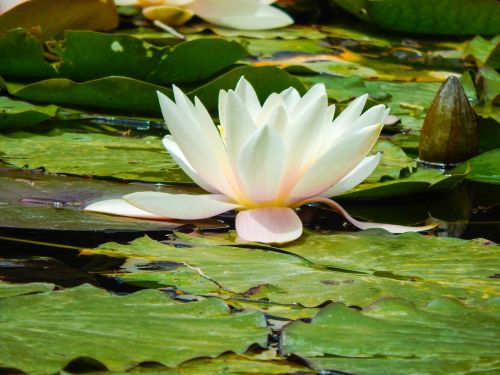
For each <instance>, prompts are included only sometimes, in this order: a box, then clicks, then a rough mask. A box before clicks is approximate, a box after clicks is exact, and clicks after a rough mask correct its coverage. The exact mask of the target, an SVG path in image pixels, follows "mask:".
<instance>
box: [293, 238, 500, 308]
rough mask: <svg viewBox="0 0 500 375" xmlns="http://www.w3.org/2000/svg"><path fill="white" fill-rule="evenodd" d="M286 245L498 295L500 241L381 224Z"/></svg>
mask: <svg viewBox="0 0 500 375" xmlns="http://www.w3.org/2000/svg"><path fill="white" fill-rule="evenodd" d="M286 250H287V251H289V252H291V253H293V254H297V255H299V256H301V257H304V258H306V259H308V260H309V261H311V262H313V263H314V264H317V265H320V266H324V267H336V268H342V269H348V270H351V271H357V272H365V273H371V274H374V275H382V276H383V275H384V274H385V275H393V276H394V277H400V278H406V279H415V280H419V281H424V282H429V283H433V284H436V285H441V286H449V287H462V288H464V289H467V290H475V291H476V292H477V293H483V295H484V296H485V298H489V297H493V296H495V295H500V284H499V283H498V282H496V281H495V280H494V279H492V277H494V275H495V274H496V273H497V272H498V268H499V267H500V262H499V261H498V250H499V247H498V245H495V244H493V243H491V242H490V241H487V240H482V239H477V240H469V241H468V240H462V239H458V238H444V237H430V236H423V235H420V234H417V233H404V234H402V235H399V236H394V235H391V234H389V233H387V232H385V231H377V230H370V231H363V232H359V233H352V234H343V233H336V234H334V235H328V236H325V235H319V234H314V233H313V232H308V233H307V235H306V236H304V238H303V240H302V243H299V244H296V245H295V244H292V245H291V246H287V247H286ZM450 254H453V255H452V256H451V255H450Z"/></svg>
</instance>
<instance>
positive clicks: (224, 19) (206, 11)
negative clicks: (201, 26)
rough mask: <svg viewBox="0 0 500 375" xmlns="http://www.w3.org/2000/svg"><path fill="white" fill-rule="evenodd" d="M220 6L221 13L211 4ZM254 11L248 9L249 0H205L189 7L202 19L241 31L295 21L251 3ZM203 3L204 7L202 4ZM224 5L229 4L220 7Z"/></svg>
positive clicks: (275, 11)
mask: <svg viewBox="0 0 500 375" xmlns="http://www.w3.org/2000/svg"><path fill="white" fill-rule="evenodd" d="M216 2H217V3H219V4H218V9H219V10H220V11H219V12H217V13H215V12H214V9H213V8H212V9H210V6H209V4H208V3H210V4H214V3H216ZM251 2H252V3H253V4H252V5H253V6H256V8H254V9H250V7H248V5H249V1H248V0H237V1H235V0H218V1H216V0H204V1H197V2H195V3H193V4H189V5H188V6H187V8H188V9H190V10H191V11H192V12H194V13H195V14H196V15H197V16H199V17H200V18H203V19H204V20H206V21H208V22H210V23H213V24H215V25H219V26H224V27H230V28H233V29H241V30H266V29H274V28H278V27H284V26H288V25H291V24H292V23H293V19H292V18H291V17H290V16H289V15H288V14H286V13H285V12H282V11H281V10H279V9H277V8H274V7H272V6H269V5H265V4H259V3H257V2H255V1H253V0H252V1H251ZM201 3H203V5H202V4H201ZM222 3H226V4H228V5H227V6H225V7H220V5H221V4H222Z"/></svg>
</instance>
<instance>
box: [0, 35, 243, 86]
mask: <svg viewBox="0 0 500 375" xmlns="http://www.w3.org/2000/svg"><path fill="white" fill-rule="evenodd" d="M47 45H48V46H49V49H50V53H51V59H52V62H49V61H47V60H45V58H46V53H45V51H44V49H43V46H42V45H40V42H39V41H38V40H37V39H36V38H35V37H34V36H33V35H32V34H30V33H28V32H26V31H25V30H23V29H15V30H11V31H8V32H7V33H5V34H3V35H0V48H2V50H5V53H3V54H2V55H1V56H0V74H1V75H4V76H5V77H8V78H10V79H27V78H28V79H41V78H52V77H64V78H69V79H72V80H75V81H79V82H81V81H87V80H92V79H97V78H103V77H107V76H123V77H129V78H134V79H138V80H142V81H146V82H149V83H153V84H159V85H168V84H171V83H177V84H179V83H193V82H199V81H203V80H206V79H208V78H210V77H211V76H213V75H214V74H216V73H217V72H219V71H221V70H223V69H225V68H228V67H229V66H230V65H231V64H233V63H234V62H235V61H237V60H239V59H241V58H243V57H244V56H245V55H246V54H247V52H246V50H245V49H244V48H243V47H242V46H241V45H240V44H238V43H236V42H232V41H226V40H224V39H221V38H202V39H196V40H192V41H187V42H182V43H179V44H176V45H174V46H165V47H157V46H154V45H152V44H150V43H148V42H145V41H143V40H141V39H139V38H137V37H135V36H133V35H124V34H103V33H97V32H90V31H66V32H65V33H64V39H63V40H56V41H50V42H47Z"/></svg>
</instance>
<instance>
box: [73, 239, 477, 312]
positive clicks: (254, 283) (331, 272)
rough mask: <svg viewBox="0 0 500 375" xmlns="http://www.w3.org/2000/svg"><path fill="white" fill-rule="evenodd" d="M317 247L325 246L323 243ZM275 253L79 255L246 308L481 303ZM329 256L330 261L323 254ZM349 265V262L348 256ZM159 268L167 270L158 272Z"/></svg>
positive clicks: (460, 293) (162, 249)
mask: <svg viewBox="0 0 500 375" xmlns="http://www.w3.org/2000/svg"><path fill="white" fill-rule="evenodd" d="M352 236H354V237H349V236H346V237H344V238H343V239H344V241H343V243H342V246H345V247H346V249H349V252H354V253H356V251H357V250H356V249H357V242H359V243H360V244H361V241H354V240H353V239H355V238H356V236H357V235H356V234H353V235H352ZM332 237H333V236H332ZM396 238H397V236H393V237H391V238H389V237H388V238H386V242H387V246H388V248H391V245H392V244H394V246H405V245H404V244H402V242H403V241H396V240H395V239H396ZM325 241H327V242H328V236H326V239H325ZM396 243H397V245H396ZM316 244H317V242H315V244H314V245H316ZM361 245H363V246H364V245H365V244H364V243H363V244H361ZM305 246H307V242H306V243H305ZM386 249H387V248H385V249H384V252H386V251H387V250H386ZM283 250H284V251H283ZM283 250H278V249H270V248H265V249H262V248H250V249H249V248H240V247H235V246H217V245H211V246H207V245H205V246H195V247H191V248H189V247H175V246H173V245H165V244H162V243H159V242H156V241H153V240H151V239H150V238H147V237H144V238H140V239H137V240H135V241H133V242H132V243H131V244H129V245H120V244H117V243H108V244H104V245H102V246H100V247H99V248H96V249H92V250H90V249H88V250H87V249H86V250H85V251H83V252H82V255H88V254H101V255H107V256H115V257H127V258H129V260H128V261H127V263H126V264H125V266H124V267H125V271H126V272H122V273H119V274H118V273H113V274H112V275H110V276H112V277H119V278H120V279H121V280H123V281H127V282H130V283H132V284H137V285H140V286H143V287H161V286H170V287H174V288H175V289H177V290H180V291H181V292H183V293H189V294H198V295H214V296H220V297H223V298H228V297H232V298H234V297H236V298H238V299H243V300H248V301H260V300H268V301H269V302H271V303H274V304H286V305H288V304H300V305H301V306H304V307H316V306H319V305H321V304H323V303H325V302H327V301H342V302H344V303H346V304H348V305H357V306H363V307H364V306H368V305H369V304H370V303H372V302H373V301H375V300H378V299H380V298H384V297H390V296H396V297H401V298H410V299H412V300H413V301H414V302H415V303H417V304H425V303H427V302H428V301H430V300H432V299H434V298H437V297H439V296H442V295H445V296H450V297H455V298H461V299H464V300H467V301H477V300H481V299H483V298H485V294H484V291H483V290H480V289H479V288H474V286H471V287H470V288H469V285H468V284H466V283H464V285H457V286H454V285H439V284H437V283H436V282H434V281H432V280H431V281H426V280H422V281H419V280H415V279H412V277H411V276H408V277H406V276H404V275H403V276H401V275H400V276H398V275H391V274H390V273H387V274H384V273H380V274H377V275H375V274H373V275H372V274H370V273H357V272H356V271H352V270H349V269H347V268H342V265H341V264H340V262H339V268H337V267H336V266H334V267H323V266H321V265H320V264H315V263H311V262H310V261H307V260H305V259H304V258H303V257H301V256H297V255H294V254H293V253H292V252H291V251H293V247H292V248H291V251H288V249H287V248H284V249H283ZM330 251H331V252H332V254H334V249H331V247H330ZM332 258H334V256H332ZM352 259H353V262H354V259H356V255H353V256H352ZM161 264H165V265H167V268H163V269H162V267H161ZM172 265H175V266H174V267H172ZM151 267H152V268H151ZM277 270H280V271H279V272H277Z"/></svg>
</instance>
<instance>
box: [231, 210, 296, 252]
mask: <svg viewBox="0 0 500 375" xmlns="http://www.w3.org/2000/svg"><path fill="white" fill-rule="evenodd" d="M236 232H237V233H238V236H239V237H240V238H241V239H243V240H245V241H255V242H266V243H285V242H290V241H293V240H296V239H297V238H299V237H300V236H301V234H302V222H301V221H300V219H299V217H298V216H297V214H296V213H295V211H294V210H292V209H291V208H288V207H270V208H255V209H253V210H248V211H241V212H239V213H238V215H237V216H236Z"/></svg>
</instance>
